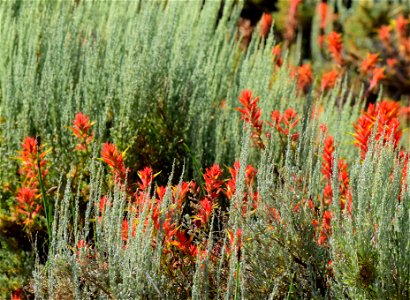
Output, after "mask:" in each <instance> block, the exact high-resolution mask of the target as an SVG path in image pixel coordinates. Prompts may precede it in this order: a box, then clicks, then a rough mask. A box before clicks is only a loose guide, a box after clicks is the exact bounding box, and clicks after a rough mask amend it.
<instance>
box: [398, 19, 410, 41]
mask: <svg viewBox="0 0 410 300" xmlns="http://www.w3.org/2000/svg"><path fill="white" fill-rule="evenodd" d="M395 23H396V33H397V36H398V38H399V42H400V43H401V41H402V40H403V39H404V38H405V37H406V36H407V25H408V24H409V20H408V19H405V18H404V17H403V15H400V16H399V17H398V18H397V19H396V20H395Z"/></svg>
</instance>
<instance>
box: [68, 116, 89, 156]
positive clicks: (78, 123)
mask: <svg viewBox="0 0 410 300" xmlns="http://www.w3.org/2000/svg"><path fill="white" fill-rule="evenodd" d="M93 124H94V123H92V122H90V118H89V117H88V116H87V115H85V114H83V113H82V112H79V113H77V114H76V115H75V119H74V121H73V126H72V127H69V129H70V130H71V131H72V132H73V134H74V136H76V137H77V138H78V139H79V140H80V141H81V142H80V143H79V144H77V145H76V150H79V151H87V150H88V144H89V143H90V142H91V141H92V139H93V135H94V133H93V132H92V131H91V126H92V125H93Z"/></svg>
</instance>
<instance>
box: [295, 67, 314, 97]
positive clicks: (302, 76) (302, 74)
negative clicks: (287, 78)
mask: <svg viewBox="0 0 410 300" xmlns="http://www.w3.org/2000/svg"><path fill="white" fill-rule="evenodd" d="M294 74H295V73H294V72H293V74H292V73H291V77H292V78H293V77H294ZM297 80H298V81H297V86H298V88H299V90H301V91H302V92H303V93H307V92H308V91H309V88H310V86H311V85H312V82H313V73H312V67H311V66H310V64H304V65H302V66H300V67H298V68H297Z"/></svg>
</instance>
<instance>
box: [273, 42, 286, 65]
mask: <svg viewBox="0 0 410 300" xmlns="http://www.w3.org/2000/svg"><path fill="white" fill-rule="evenodd" d="M281 53H282V49H281V46H280V45H276V46H275V47H273V49H272V55H273V62H274V64H275V65H276V66H277V67H280V66H282V64H283V60H282V58H281Z"/></svg>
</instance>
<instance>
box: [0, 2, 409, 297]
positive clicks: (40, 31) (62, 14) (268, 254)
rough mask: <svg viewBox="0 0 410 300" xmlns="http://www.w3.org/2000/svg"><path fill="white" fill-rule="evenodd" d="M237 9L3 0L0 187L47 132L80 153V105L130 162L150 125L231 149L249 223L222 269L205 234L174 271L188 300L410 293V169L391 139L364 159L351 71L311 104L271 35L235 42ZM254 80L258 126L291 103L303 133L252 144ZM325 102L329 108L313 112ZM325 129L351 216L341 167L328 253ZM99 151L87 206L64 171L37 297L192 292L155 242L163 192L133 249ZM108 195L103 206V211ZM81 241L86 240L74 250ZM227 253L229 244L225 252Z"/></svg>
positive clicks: (174, 138) (207, 155) (202, 154)
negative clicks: (76, 131)
mask: <svg viewBox="0 0 410 300" xmlns="http://www.w3.org/2000/svg"><path fill="white" fill-rule="evenodd" d="M222 2H223V5H222ZM239 12H240V6H237V5H235V3H234V1H205V2H204V4H203V3H202V1H189V2H184V4H183V5H182V4H181V3H179V2H178V1H168V2H160V1H129V2H115V1H113V2H105V1H104V2H95V1H93V2H91V1H72V2H71V1H61V2H49V1H38V2H26V1H21V2H18V1H16V2H11V1H10V2H2V3H1V4H0V18H1V20H2V22H1V23H0V39H1V41H2V46H1V47H0V92H1V94H0V134H1V135H0V139H1V145H0V167H1V168H2V170H6V171H5V172H1V174H0V176H1V177H0V178H1V180H2V181H3V180H6V178H7V176H9V174H10V173H12V172H11V171H10V170H13V167H14V163H13V162H11V161H10V159H9V157H10V156H12V155H14V153H15V151H16V149H17V148H18V147H19V143H20V142H21V140H22V138H23V137H24V136H26V135H35V134H38V135H40V136H42V137H43V140H44V141H46V142H47V143H48V144H49V145H50V146H51V147H53V149H54V153H53V156H50V160H51V161H50V164H51V165H56V164H58V165H59V166H61V162H62V161H70V160H69V159H70V158H72V156H73V155H74V154H73V153H72V151H71V148H70V147H71V146H70V145H72V138H71V137H70V134H69V133H68V131H67V128H66V126H69V125H70V122H71V120H72V119H73V117H74V114H75V113H76V112H77V111H83V112H85V113H87V114H89V115H90V116H91V119H92V120H95V121H97V125H96V128H95V134H96V139H97V141H98V142H100V141H105V140H108V139H110V140H112V141H114V142H115V144H116V145H118V147H119V148H120V149H126V148H127V147H128V146H130V147H131V148H130V149H131V150H129V152H128V153H130V155H132V153H135V152H137V151H138V149H139V147H142V146H144V145H139V144H138V143H139V140H138V138H139V137H140V136H141V135H142V133H144V134H146V131H151V132H155V131H156V130H158V132H160V133H162V131H161V130H162V129H163V128H166V129H167V130H166V131H164V132H166V133H167V134H169V135H170V136H169V137H161V139H158V140H157V142H158V144H159V146H161V147H167V146H168V145H164V142H163V140H162V139H165V138H167V139H166V141H167V142H169V141H171V142H172V144H177V142H178V141H179V140H180V139H182V140H183V143H186V144H187V146H188V148H189V149H190V151H191V153H192V155H193V156H195V157H196V159H197V160H198V162H199V164H200V166H203V165H210V164H211V163H213V162H215V161H216V162H219V163H231V162H232V161H234V159H235V158H237V157H239V158H240V163H241V168H240V171H239V175H238V180H237V187H236V194H235V196H234V197H233V201H232V203H231V205H230V219H229V220H228V224H229V226H230V227H231V228H232V230H233V232H234V233H235V232H236V231H237V230H238V229H239V228H240V229H242V231H243V236H242V238H241V239H242V242H243V245H244V246H243V249H242V250H241V252H240V254H239V252H236V251H234V252H233V253H232V254H231V255H230V257H229V260H228V261H227V262H226V261H224V260H223V259H220V261H218V262H217V263H216V264H215V265H214V266H212V268H211V266H210V265H208V266H209V268H203V265H204V264H206V263H207V260H208V259H209V255H210V254H209V253H210V251H211V247H212V239H213V238H214V234H215V233H214V232H210V233H209V235H207V237H206V238H207V239H209V244H208V249H207V251H206V255H205V258H199V257H198V260H197V262H196V266H195V269H193V270H189V274H188V278H187V279H186V280H185V278H183V279H181V278H180V280H184V283H185V284H186V285H185V287H187V288H188V290H189V289H190V290H191V291H192V294H191V295H190V296H192V298H195V299H201V298H203V297H204V295H207V296H208V295H209V297H210V298H211V297H215V298H218V299H222V298H224V299H231V298H236V299H239V298H243V299H251V298H254V297H255V298H260V299H262V298H267V297H270V298H271V299H276V298H284V297H288V298H315V299H321V298H348V299H349V298H350V299H358V298H375V297H379V295H380V297H382V298H397V299H400V298H401V299H406V298H408V297H409V286H410V282H409V281H410V271H409V270H410V257H409V255H408V253H409V251H410V249H409V248H410V233H409V230H408V229H409V218H410V216H409V213H410V208H409V203H410V170H408V172H407V178H405V179H401V177H400V174H401V172H402V166H403V163H404V162H403V161H400V159H399V157H398V154H397V151H396V150H394V149H393V147H392V146H391V145H390V144H389V143H387V145H382V144H380V143H373V144H372V145H371V146H370V150H369V152H368V154H367V156H366V158H365V159H364V160H361V159H360V158H359V154H358V149H356V148H354V147H353V145H351V143H352V137H351V132H352V131H353V128H352V123H353V122H354V121H355V120H356V119H357V117H358V115H359V113H360V111H361V109H362V105H361V104H360V103H358V102H359V100H360V99H361V96H359V97H357V98H356V97H355V96H354V95H353V93H352V92H351V91H350V90H349V86H348V79H344V80H342V81H340V82H339V84H338V86H337V87H336V88H335V89H333V90H332V91H329V92H327V93H326V94H324V95H321V96H320V98H319V99H316V98H314V97H315V96H314V94H313V93H312V94H308V95H306V96H305V95H302V94H301V93H300V91H298V90H297V87H296V82H295V80H291V79H290V77H289V73H290V72H289V70H287V69H286V68H281V69H279V70H277V71H275V72H273V68H274V65H273V63H272V57H271V53H270V51H271V47H272V45H273V37H272V36H271V37H269V38H268V39H267V40H261V39H260V38H259V37H257V36H256V35H255V36H254V37H253V39H252V41H251V44H250V46H249V48H248V50H247V51H243V50H241V49H240V46H239V43H238V41H237V37H236V27H235V26H236V18H237V16H238V15H239ZM295 56H296V57H298V56H300V53H299V54H298V53H296V55H295ZM272 74H273V75H272ZM272 76H274V78H272ZM245 88H248V89H251V90H252V91H253V93H254V95H255V96H260V97H261V98H260V102H259V104H260V107H261V108H262V113H263V116H262V117H263V119H264V120H267V119H269V113H270V111H271V110H272V109H277V110H279V111H284V110H285V109H286V108H288V107H293V108H294V109H295V110H296V111H297V112H298V114H299V116H302V117H303V119H302V121H301V122H300V123H299V125H298V130H299V131H300V133H301V135H300V138H299V139H298V141H297V142H295V141H291V140H290V138H289V139H288V140H287V141H283V140H282V141H281V140H280V139H279V137H278V135H277V134H275V133H274V130H273V129H269V130H270V131H271V133H272V135H273V137H272V139H266V149H265V150H264V151H263V152H262V153H259V152H258V150H255V148H252V147H251V145H250V141H249V140H248V139H249V132H248V131H246V130H245V131H242V124H241V123H240V121H239V117H238V112H237V111H236V110H235V108H236V107H237V106H239V104H238V101H237V97H238V95H239V94H240V92H241V90H242V89H245ZM224 99H225V100H226V105H225V106H224V107H221V102H222V100H224ZM353 103H354V104H353ZM352 104H353V105H352ZM318 109H319V110H320V109H323V112H322V113H321V114H317V113H316V112H317V111H318ZM312 113H313V115H314V117H313V118H312V117H311V116H312ZM322 123H326V124H327V125H328V128H329V133H330V134H331V135H333V136H334V137H335V145H336V148H337V151H336V155H335V159H336V158H344V159H346V160H347V162H348V163H349V166H350V168H349V171H350V172H349V176H350V186H351V190H352V196H353V208H352V215H348V214H347V213H343V212H341V211H340V208H339V206H338V201H337V199H338V185H339V182H338V180H339V178H338V176H337V165H335V166H334V174H333V177H332V187H333V190H334V195H333V196H334V197H335V198H336V200H335V201H333V204H332V210H333V213H334V219H333V222H332V235H331V237H330V241H329V244H328V245H326V246H319V245H318V244H317V232H316V231H315V228H314V227H313V226H312V219H313V218H316V217H318V218H321V217H322V215H323V212H324V207H323V206H322V205H320V204H319V205H318V206H317V207H318V211H317V212H312V211H311V210H310V209H309V208H308V207H307V206H306V205H304V203H306V201H307V200H309V199H311V200H312V201H320V199H322V192H323V187H324V182H323V176H322V173H321V169H322V165H321V163H322V161H321V159H322V158H321V155H322V152H323V140H324V136H323V135H322V134H320V133H319V125H320V124H322ZM264 126H266V125H264ZM158 128H160V129H158ZM243 132H245V133H246V134H245V136H246V138H243V136H242V133H243ZM156 137H158V136H156ZM96 153H98V149H95V150H94V159H90V160H89V161H88V163H89V166H86V167H85V168H86V169H87V170H89V172H90V178H89V182H88V183H89V187H90V189H89V192H88V195H87V200H88V202H87V206H86V210H85V212H82V211H79V210H80V208H79V204H78V201H79V200H78V197H77V195H79V193H80V191H79V189H80V187H79V186H77V187H76V188H73V187H74V183H73V182H71V179H70V176H66V173H68V171H69V169H70V167H71V166H70V164H67V165H62V166H61V168H60V170H59V171H61V173H62V175H63V176H62V178H63V179H62V180H61V181H63V183H61V184H60V185H61V188H60V189H59V190H60V193H59V194H56V196H55V199H54V200H55V201H54V203H56V212H55V214H54V223H53V237H52V242H51V247H50V253H49V257H48V261H47V263H46V264H45V265H41V264H40V263H39V262H38V263H37V267H36V270H35V272H34V279H33V281H34V283H33V286H34V291H35V292H36V296H37V298H39V299H40V298H57V299H63V295H64V296H65V297H68V298H70V299H71V298H76V299H91V298H92V299H95V298H98V299H138V298H148V299H163V298H165V299H174V298H175V299H178V298H180V299H184V297H185V298H186V297H187V295H186V294H177V293H176V291H177V290H178V289H177V287H176V286H174V282H173V281H172V280H170V278H167V277H166V276H165V275H163V272H162V271H163V270H162V259H163V251H162V250H163V249H162V246H161V243H158V244H157V245H156V247H153V245H152V236H153V235H156V236H155V238H157V239H158V240H161V236H162V235H163V232H161V230H160V231H158V232H156V233H155V234H154V232H155V230H154V228H153V226H154V225H153V221H152V218H151V215H150V214H151V211H150V210H149V203H150V202H152V201H153V197H155V193H154V186H152V187H151V193H149V194H147V195H146V199H145V205H144V207H143V209H142V211H141V212H140V214H139V216H138V218H139V219H138V223H137V227H136V230H135V234H134V232H133V226H129V229H128V242H127V246H126V247H124V241H123V239H122V234H123V232H122V222H123V221H124V218H125V217H126V218H127V221H128V223H129V224H133V223H134V222H136V221H137V220H136V218H137V216H136V215H135V214H134V213H132V212H129V213H127V214H126V213H124V212H125V211H126V210H127V207H128V205H129V204H128V203H127V201H126V196H125V193H124V190H123V187H120V186H116V187H114V188H113V189H111V190H108V191H105V187H104V169H103V167H102V165H101V164H100V163H99V162H98V161H97V160H96V159H95V158H96V157H97V156H98V155H97V154H96ZM249 162H251V163H252V164H254V165H255V166H258V174H257V191H258V193H259V198H260V201H259V204H258V208H257V210H256V211H255V213H253V214H252V215H250V216H249V215H248V216H243V215H242V214H241V208H240V207H241V203H240V201H241V195H242V192H243V191H244V189H245V182H244V172H245V167H246V164H247V163H249ZM180 163H181V162H180ZM170 165H171V162H170ZM189 168H191V166H189V165H187V169H188V171H187V172H186V173H187V174H190V171H189ZM408 168H410V166H409V167H408ZM167 175H168V174H167ZM175 175H179V174H173V173H171V174H170V180H169V184H168V189H167V193H166V194H165V196H164V201H163V202H162V204H161V210H162V211H167V209H168V208H169V206H170V205H171V197H172V195H171V189H170V187H171V185H172V178H176V176H175ZM58 177H59V176H57V177H56V178H58ZM66 177H67V178H66ZM103 194H104V195H106V196H107V204H106V206H105V209H104V212H103V215H104V217H103V218H102V219H101V220H100V219H99V217H100V212H99V210H98V207H99V201H100V198H101V196H103ZM399 198H400V199H399ZM304 201H305V202H304ZM297 205H299V210H298V211H295V206H297ZM270 208H275V209H276V210H277V211H278V213H279V215H280V220H275V218H274V217H273V216H272V211H271V210H270ZM83 215H84V220H81V217H80V216H83ZM214 218H216V215H214ZM82 221H83V222H82ZM145 221H146V222H145ZM162 221H163V220H162ZM234 236H235V239H236V234H234ZM225 238H226V235H225ZM80 241H85V242H86V243H88V242H90V244H89V245H86V246H85V247H82V248H81V249H78V247H77V244H78V243H79V242H80ZM226 256H227V253H226V249H225V247H222V249H221V257H224V258H225V257H226ZM330 260H332V267H331V268H329V266H328V262H329V261H330ZM211 277H212V279H213V281H211V280H209V278H211Z"/></svg>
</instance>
